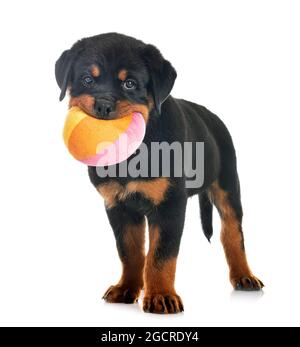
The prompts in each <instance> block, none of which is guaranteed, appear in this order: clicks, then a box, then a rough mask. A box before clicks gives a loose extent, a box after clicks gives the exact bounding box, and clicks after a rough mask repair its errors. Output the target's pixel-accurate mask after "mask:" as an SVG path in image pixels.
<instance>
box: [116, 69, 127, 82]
mask: <svg viewBox="0 0 300 347" xmlns="http://www.w3.org/2000/svg"><path fill="white" fill-rule="evenodd" d="M127 75H128V72H127V70H125V69H122V70H120V71H119V73H118V78H119V80H121V81H123V82H124V81H125V80H126V78H127Z"/></svg>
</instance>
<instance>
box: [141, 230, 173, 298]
mask: <svg viewBox="0 0 300 347" xmlns="http://www.w3.org/2000/svg"><path fill="white" fill-rule="evenodd" d="M158 244H159V229H158V227H156V226H150V228H149V252H148V255H147V259H146V266H145V275H144V282H145V296H147V295H150V294H151V295H153V294H162V295H163V294H175V289H174V281H175V271H176V261H177V259H176V258H171V259H169V260H167V261H164V262H162V263H161V264H156V262H155V259H154V255H155V250H156V248H157V246H158Z"/></svg>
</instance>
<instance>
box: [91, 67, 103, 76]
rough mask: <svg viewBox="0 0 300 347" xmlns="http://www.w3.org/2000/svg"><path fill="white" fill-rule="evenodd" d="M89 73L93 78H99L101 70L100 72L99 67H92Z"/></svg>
mask: <svg viewBox="0 0 300 347" xmlns="http://www.w3.org/2000/svg"><path fill="white" fill-rule="evenodd" d="M91 73H92V76H93V77H99V76H100V74H101V70H100V68H99V66H97V65H93V66H92V69H91Z"/></svg>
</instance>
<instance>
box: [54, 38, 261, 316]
mask: <svg viewBox="0 0 300 347" xmlns="http://www.w3.org/2000/svg"><path fill="white" fill-rule="evenodd" d="M55 74H56V80H57V83H58V85H59V87H60V89H61V93H60V100H62V99H63V98H64V96H65V94H66V92H67V91H69V95H70V101H69V106H70V107H72V106H79V107H80V108H81V109H82V110H84V111H85V112H86V113H88V114H89V115H91V116H93V117H96V118H101V119H107V120H109V119H117V118H120V117H123V116H124V115H128V114H129V113H130V112H140V113H141V114H142V116H143V117H144V120H145V122H146V135H145V138H144V144H145V145H146V146H147V148H149V153H150V155H149V158H148V161H147V166H148V167H147V168H146V171H147V172H148V175H147V177H145V175H134V177H133V175H130V172H129V170H128V171H127V172H126V175H124V172H123V174H122V175H120V174H119V165H121V164H118V165H116V172H117V175H115V177H110V176H109V175H107V176H106V177H102V176H103V175H99V172H98V170H97V169H98V168H96V167H88V173H89V177H90V180H91V182H92V184H93V185H94V186H95V187H96V189H97V191H98V192H99V193H100V194H101V195H102V197H103V198H104V201H105V208H106V212H107V216H108V218H109V221H110V224H111V227H112V229H113V232H114V235H115V238H116V245H117V249H118V253H119V256H120V259H121V262H122V265H123V273H122V277H121V279H120V281H119V282H118V284H116V285H113V286H111V287H109V289H108V290H107V291H106V293H105V294H104V299H105V300H106V301H107V302H110V303H134V302H136V301H137V300H138V298H139V296H140V293H141V290H142V289H144V299H143V309H144V311H146V312H151V313H178V312H181V311H183V303H182V300H181V298H180V296H179V295H178V294H177V293H176V291H175V288H174V280H175V271H176V260H177V255H178V252H179V246H180V240H181V236H182V232H183V227H184V220H185V212H186V205H187V200H188V198H189V197H191V196H193V195H195V194H196V195H198V197H199V204H200V214H201V221H202V227H203V231H204V234H205V236H206V237H207V238H208V239H209V240H210V238H211V236H212V234H213V228H212V213H213V206H215V207H216V208H217V210H218V212H219V215H220V217H221V220H222V231H221V241H222V244H223V246H224V251H225V255H226V259H227V262H228V265H229V270H230V281H231V283H232V285H233V287H234V288H235V289H237V290H261V289H262V288H263V283H262V282H261V281H260V280H259V279H258V278H257V277H255V276H254V275H253V273H252V272H251V270H250V267H249V265H248V262H247V258H246V253H245V248H244V238H243V232H242V217H243V211H242V205H241V198H240V184H239V178H238V173H237V167H236V154H235V149H234V146H233V142H232V139H231V136H230V134H229V132H228V130H227V128H226V126H225V125H224V123H223V122H222V121H221V120H220V119H219V118H218V117H217V116H216V115H215V114H213V113H212V112H210V111H209V110H207V109H206V108H205V107H203V106H200V105H197V104H195V103H192V102H189V101H186V100H181V99H175V98H173V97H172V96H171V95H170V92H171V90H172V87H173V85H174V82H175V79H176V76H177V74H176V71H175V69H174V68H173V66H172V65H171V63H170V62H169V61H167V60H165V59H164V58H163V56H162V54H161V53H160V51H159V50H158V49H157V48H156V47H155V46H153V45H150V44H145V43H143V42H142V41H140V40H137V39H135V38H132V37H128V36H125V35H121V34H117V33H108V34H101V35H98V36H94V37H89V38H84V39H82V40H80V41H78V42H76V43H75V44H74V45H73V47H72V48H71V49H69V50H66V51H64V52H63V53H62V55H61V56H60V58H59V59H58V60H57V62H56V65H55ZM154 142H155V143H160V144H161V143H168V144H172V143H179V144H181V145H182V146H184V144H185V143H190V144H192V147H191V149H195V144H196V143H203V144H204V150H203V153H202V156H203V165H201V168H199V170H200V169H201V170H202V171H203V174H202V176H203V179H202V180H201V185H199V186H193V185H189V184H187V181H188V178H189V177H188V176H187V174H185V173H184V172H183V174H182V175H181V177H180V176H179V175H176V174H175V171H174V168H172V167H173V164H176V161H177V160H179V159H180V158H178V155H177V154H175V155H171V159H170V163H171V165H170V166H171V169H170V174H169V175H168V176H165V175H163V173H162V171H161V170H159V175H156V176H155V177H153V176H151V172H152V171H151V165H154V163H153V161H151V151H150V147H151V144H152V143H154ZM138 152H139V151H137V152H136V153H134V154H133V155H132V156H131V157H130V158H128V159H127V161H128V162H129V161H130V160H132V158H134V157H135V156H136V155H138ZM193 152H195V151H193ZM197 155H198V154H197V153H196V154H192V160H191V161H190V165H191V167H193V168H194V166H195V163H196V161H197V158H196V157H195V156H197ZM158 161H159V162H160V163H161V164H162V161H163V159H162V158H161V157H159V159H158ZM155 164H157V163H155ZM146 220H147V222H148V226H149V250H148V252H147V255H146V254H145V230H146Z"/></svg>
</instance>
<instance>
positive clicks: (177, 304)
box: [143, 197, 186, 313]
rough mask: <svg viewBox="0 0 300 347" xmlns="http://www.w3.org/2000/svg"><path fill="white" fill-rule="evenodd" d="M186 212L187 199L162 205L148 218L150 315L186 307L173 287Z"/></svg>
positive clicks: (147, 295) (147, 308)
mask: <svg viewBox="0 0 300 347" xmlns="http://www.w3.org/2000/svg"><path fill="white" fill-rule="evenodd" d="M185 209H186V198H183V197H181V198H177V199H173V200H172V201H169V202H164V203H163V204H162V205H160V206H158V208H157V209H156V210H155V211H154V212H153V213H152V214H151V215H150V216H148V221H149V240H150V245H149V252H148V255H147V259H146V267H145V273H144V283H145V297H144V302H143V309H144V311H146V312H150V313H178V312H182V311H183V304H182V301H181V298H180V296H179V295H177V293H176V291H175V288H174V281H175V271H176V260H177V255H178V252H179V246H180V240H181V235H182V231H183V225H184V218H185Z"/></svg>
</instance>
